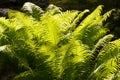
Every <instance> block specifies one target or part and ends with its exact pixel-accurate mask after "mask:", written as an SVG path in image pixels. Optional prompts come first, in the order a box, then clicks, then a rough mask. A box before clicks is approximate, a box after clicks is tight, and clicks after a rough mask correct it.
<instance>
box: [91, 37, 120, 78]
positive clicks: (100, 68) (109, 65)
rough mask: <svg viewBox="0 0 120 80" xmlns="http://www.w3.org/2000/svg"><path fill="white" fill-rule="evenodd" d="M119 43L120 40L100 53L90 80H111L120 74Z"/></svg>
mask: <svg viewBox="0 0 120 80" xmlns="http://www.w3.org/2000/svg"><path fill="white" fill-rule="evenodd" d="M119 43H120V40H119V39H118V40H115V41H113V42H110V43H109V44H108V45H106V46H105V47H104V48H103V49H102V50H101V51H100V53H99V55H98V57H97V59H96V64H95V68H94V71H93V72H92V74H91V75H90V78H89V79H105V80H108V79H110V80H111V79H112V78H113V77H114V76H115V75H116V73H118V72H119V68H120V65H119V48H120V46H119ZM99 75H100V76H99Z"/></svg>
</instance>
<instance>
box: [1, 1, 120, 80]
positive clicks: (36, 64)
mask: <svg viewBox="0 0 120 80" xmlns="http://www.w3.org/2000/svg"><path fill="white" fill-rule="evenodd" d="M22 10H23V12H19V11H14V10H9V12H8V19H6V18H5V17H1V18H0V79H1V80H4V79H8V80H10V79H12V80H119V78H120V74H119V73H120V64H119V60H120V59H119V56H120V54H119V53H120V46H119V45H120V39H117V40H114V41H112V38H113V37H114V35H112V34H108V33H110V32H109V26H108V22H107V21H106V20H107V18H108V17H110V15H111V13H112V11H113V10H110V11H108V12H106V13H102V12H101V11H102V5H99V6H98V7H97V8H96V9H95V10H94V11H93V12H92V13H91V14H88V13H89V10H84V11H77V10H71V11H69V10H68V11H65V12H62V11H61V10H60V8H58V7H56V6H54V5H50V6H49V7H48V8H47V9H46V11H43V10H42V9H41V8H40V7H38V6H36V5H34V4H32V3H29V2H27V3H25V5H24V6H23V8H22ZM86 15H88V16H86Z"/></svg>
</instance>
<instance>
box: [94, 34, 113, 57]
mask: <svg viewBox="0 0 120 80" xmlns="http://www.w3.org/2000/svg"><path fill="white" fill-rule="evenodd" d="M113 37H114V36H113V35H112V34H109V35H106V36H104V37H103V38H101V39H100V40H99V41H98V42H97V44H96V45H95V46H94V49H93V50H92V51H93V53H94V56H95V57H97V55H98V54H99V52H100V50H101V49H102V48H103V47H104V46H106V45H107V44H108V43H109V42H110V41H111V39H112V38H113Z"/></svg>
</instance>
